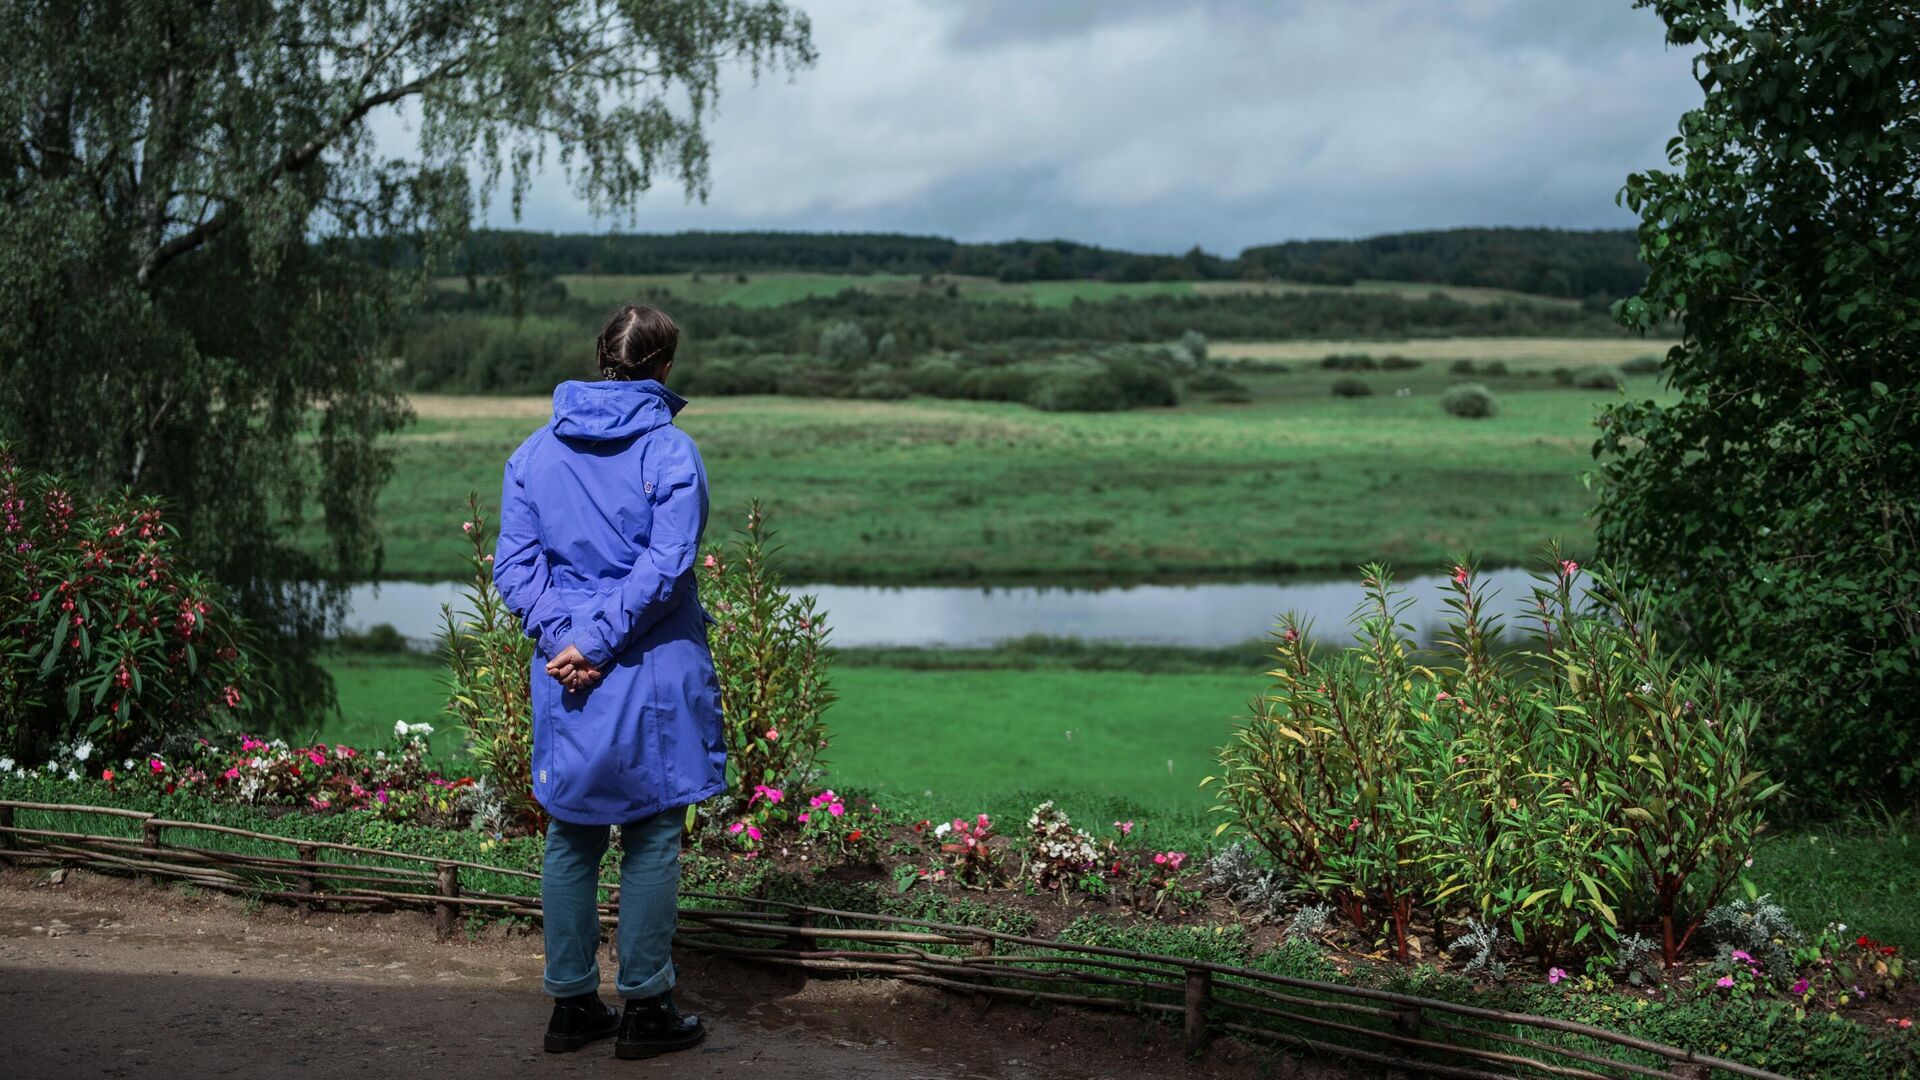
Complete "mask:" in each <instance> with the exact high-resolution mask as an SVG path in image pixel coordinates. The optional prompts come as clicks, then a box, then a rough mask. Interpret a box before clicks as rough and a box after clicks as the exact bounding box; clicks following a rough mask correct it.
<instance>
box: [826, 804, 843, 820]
mask: <svg viewBox="0 0 1920 1080" xmlns="http://www.w3.org/2000/svg"><path fill="white" fill-rule="evenodd" d="M846 812H847V808H846V807H845V806H843V805H842V804H840V803H837V802H832V803H828V804H827V813H829V814H832V815H833V816H834V817H839V816H840V815H842V814H844V813H846Z"/></svg>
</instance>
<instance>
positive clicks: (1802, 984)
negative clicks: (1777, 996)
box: [1787, 975, 1807, 994]
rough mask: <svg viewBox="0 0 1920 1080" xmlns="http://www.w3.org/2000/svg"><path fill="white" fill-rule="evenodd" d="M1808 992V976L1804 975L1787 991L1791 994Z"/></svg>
mask: <svg viewBox="0 0 1920 1080" xmlns="http://www.w3.org/2000/svg"><path fill="white" fill-rule="evenodd" d="M1806 992H1807V979H1806V976H1804V975H1803V976H1801V977H1800V981H1799V982H1796V983H1794V984H1793V986H1791V987H1789V988H1788V990H1787V993H1789V994H1804V993H1806Z"/></svg>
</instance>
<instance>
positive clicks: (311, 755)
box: [307, 750, 327, 765]
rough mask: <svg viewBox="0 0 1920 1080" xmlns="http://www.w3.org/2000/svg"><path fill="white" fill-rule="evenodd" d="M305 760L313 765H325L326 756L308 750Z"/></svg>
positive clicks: (316, 751)
mask: <svg viewBox="0 0 1920 1080" xmlns="http://www.w3.org/2000/svg"><path fill="white" fill-rule="evenodd" d="M307 760H308V761H311V762H313V763H314V764H315V765H325V764H326V763H327V756H326V755H325V754H322V753H321V752H320V751H318V750H309V751H307Z"/></svg>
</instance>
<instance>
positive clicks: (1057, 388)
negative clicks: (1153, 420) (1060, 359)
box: [1027, 371, 1127, 412]
mask: <svg viewBox="0 0 1920 1080" xmlns="http://www.w3.org/2000/svg"><path fill="white" fill-rule="evenodd" d="M1027 400H1028V401H1029V402H1030V403H1031V404H1032V405H1033V407H1034V408H1036V409H1039V410H1040V411H1042V412H1113V411H1114V410H1116V409H1122V408H1125V407H1126V404H1127V401H1126V398H1125V397H1123V396H1121V393H1120V387H1118V386H1116V385H1115V384H1114V382H1113V380H1112V379H1109V378H1107V377H1106V375H1105V374H1103V373H1102V372H1099V371H1059V372H1053V373H1051V374H1048V375H1046V376H1043V377H1042V378H1041V379H1040V380H1039V381H1038V382H1037V383H1035V384H1034V387H1033V391H1032V393H1030V394H1029V395H1028V398H1027Z"/></svg>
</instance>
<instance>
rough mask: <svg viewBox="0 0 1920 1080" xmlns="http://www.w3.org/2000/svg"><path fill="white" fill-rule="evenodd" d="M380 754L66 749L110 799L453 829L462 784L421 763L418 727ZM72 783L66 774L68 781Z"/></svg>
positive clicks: (280, 745) (273, 742) (339, 747)
mask: <svg viewBox="0 0 1920 1080" xmlns="http://www.w3.org/2000/svg"><path fill="white" fill-rule="evenodd" d="M395 730H396V735H397V738H396V742H395V743H394V744H393V745H392V746H391V747H390V748H381V749H372V750H368V749H356V748H355V747H352V746H347V745H345V744H344V743H335V744H332V745H329V744H327V743H314V744H312V745H309V746H295V745H289V744H288V743H287V742H286V740H284V739H266V738H261V737H259V736H255V735H251V734H246V733H242V734H240V735H236V736H223V737H221V738H219V739H210V738H204V737H203V738H198V739H194V740H191V741H188V742H186V743H185V744H184V745H183V746H182V747H181V748H180V749H177V750H170V751H168V752H164V753H163V752H160V751H152V752H149V753H145V754H142V755H140V756H139V757H130V758H122V759H120V760H119V761H117V762H116V761H113V760H111V759H103V758H102V757H101V755H100V754H99V753H98V752H97V751H95V750H94V749H93V748H92V747H91V746H90V745H88V744H86V743H81V744H78V745H76V746H74V747H70V748H68V753H70V754H71V755H72V757H73V758H74V760H75V761H76V762H84V763H86V764H87V768H86V769H85V770H84V772H83V773H82V775H86V776H91V777H94V778H96V779H98V780H99V781H101V782H103V783H106V784H108V785H109V786H111V787H114V788H116V789H120V790H134V791H145V792H152V793H157V794H163V795H171V794H174V793H176V792H183V793H193V794H197V795H200V796H202V797H204V798H208V799H211V800H214V801H216V802H227V803H242V804H247V805H253V806H287V807H297V808H300V809H302V810H307V811H312V812H327V811H335V812H337V811H345V810H358V811H366V812H370V813H373V814H376V815H378V816H381V817H385V818H392V819H394V820H401V821H414V822H420V823H426V824H453V823H454V822H455V821H456V819H458V818H459V817H460V816H461V815H462V814H463V812H464V811H465V809H466V806H465V803H466V800H465V798H464V795H465V793H466V792H467V790H468V789H470V788H471V787H472V786H473V784H474V781H473V779H472V778H471V777H466V776H458V777H448V776H445V775H443V774H442V773H441V772H440V771H439V770H437V769H435V768H433V767H432V766H431V765H430V764H429V763H428V761H427V756H426V755H427V743H426V737H427V736H428V735H431V734H432V733H433V728H432V727H431V726H430V725H427V724H407V723H404V722H402V723H400V724H396V725H395ZM69 778H72V773H71V772H70V773H69Z"/></svg>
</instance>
